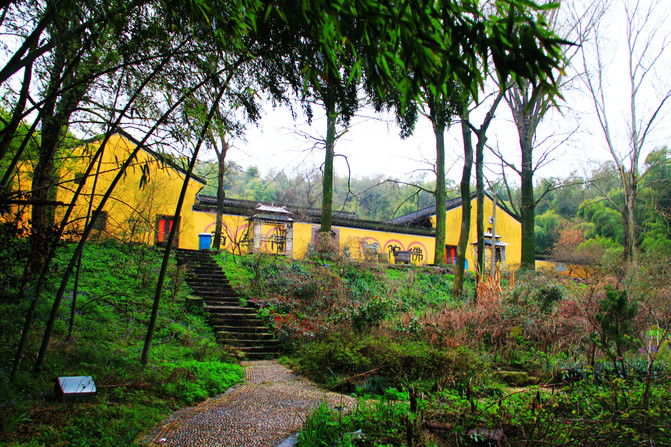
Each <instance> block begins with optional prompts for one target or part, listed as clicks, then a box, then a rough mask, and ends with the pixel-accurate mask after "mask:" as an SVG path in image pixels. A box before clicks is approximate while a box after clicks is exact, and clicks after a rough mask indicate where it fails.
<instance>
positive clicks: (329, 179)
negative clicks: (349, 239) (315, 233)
mask: <svg viewBox="0 0 671 447" xmlns="http://www.w3.org/2000/svg"><path fill="white" fill-rule="evenodd" d="M335 130H336V113H335V107H334V106H332V105H330V106H327V107H326V155H325V157H324V177H323V178H322V219H321V220H322V222H321V229H320V231H321V232H322V233H326V234H329V235H330V234H331V222H332V219H333V217H332V216H333V159H334V157H335Z"/></svg>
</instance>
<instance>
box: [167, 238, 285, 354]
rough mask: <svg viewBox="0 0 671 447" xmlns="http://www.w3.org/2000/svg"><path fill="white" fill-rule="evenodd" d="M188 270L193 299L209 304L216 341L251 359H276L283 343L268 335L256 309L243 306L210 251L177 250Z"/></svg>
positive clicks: (268, 332) (207, 306)
mask: <svg viewBox="0 0 671 447" xmlns="http://www.w3.org/2000/svg"><path fill="white" fill-rule="evenodd" d="M177 256H178V258H179V259H180V261H181V262H182V263H184V264H185V265H186V267H187V274H186V276H185V280H186V282H187V284H189V286H190V287H191V289H192V290H193V295H194V296H197V297H199V298H201V299H202V300H203V302H204V303H205V304H206V307H205V309H206V310H207V313H208V321H209V323H210V325H211V326H212V327H213V329H214V331H215V334H216V338H217V341H218V342H219V343H222V344H226V345H229V346H231V347H233V348H234V349H236V350H238V351H240V352H241V353H243V354H244V355H245V356H246V357H247V358H250V359H263V358H268V357H276V356H277V355H278V354H279V347H280V343H279V341H278V340H277V339H276V338H275V336H274V335H273V334H272V333H271V332H270V331H269V329H268V327H267V326H266V325H265V323H264V321H263V319H262V318H261V317H260V316H259V315H258V313H257V309H256V307H245V306H242V305H241V300H240V295H239V294H238V293H237V292H236V291H235V290H234V289H233V288H232V287H231V286H230V284H229V282H228V280H227V278H226V275H225V274H224V273H223V272H222V271H221V268H220V267H219V265H218V264H217V263H216V262H215V261H214V260H212V258H211V257H210V253H209V252H208V251H202V250H201V251H198V250H178V251H177Z"/></svg>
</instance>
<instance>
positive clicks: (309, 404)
mask: <svg viewBox="0 0 671 447" xmlns="http://www.w3.org/2000/svg"><path fill="white" fill-rule="evenodd" d="M243 366H244V368H245V375H246V376H247V380H246V381H245V382H244V383H243V384H242V385H241V386H238V387H235V388H233V389H231V390H229V391H228V392H227V393H226V394H223V395H221V396H219V397H215V398H212V399H209V400H207V401H205V402H203V403H201V404H200V405H198V406H196V407H191V408H187V409H185V410H181V411H178V412H176V413H175V414H173V415H172V416H171V417H170V418H169V419H168V420H167V421H165V422H164V423H163V425H162V426H161V427H160V428H159V429H158V430H157V432H156V433H154V434H152V435H151V436H150V437H149V438H148V442H147V443H146V444H147V445H148V446H150V447H164V446H165V447H167V446H170V447H173V446H174V447H177V446H180V447H181V446H190V447H191V446H193V447H196V446H198V447H214V446H221V447H276V446H277V445H278V444H280V443H281V442H282V441H284V440H285V439H287V438H288V437H290V436H291V435H292V434H294V433H295V432H297V431H298V429H299V428H300V427H301V425H302V424H303V422H304V421H305V418H306V416H307V415H308V414H309V412H310V410H311V409H313V408H315V407H317V406H319V404H320V403H321V402H322V400H324V399H326V400H327V401H328V402H329V404H330V405H331V406H334V407H335V406H341V407H351V406H352V405H354V402H355V401H354V399H352V398H351V397H348V396H343V395H340V394H336V393H329V392H326V391H324V390H322V389H321V388H319V387H317V386H316V385H315V384H314V383H312V382H310V381H309V380H307V379H304V378H300V377H298V376H296V375H294V374H292V373H291V371H289V370H288V369H287V368H285V367H284V366H282V365H280V364H279V363H277V362H276V361H273V360H263V361H256V362H246V363H244V364H243Z"/></svg>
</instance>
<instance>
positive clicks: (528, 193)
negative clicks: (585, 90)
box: [501, 0, 607, 270]
mask: <svg viewBox="0 0 671 447" xmlns="http://www.w3.org/2000/svg"><path fill="white" fill-rule="evenodd" d="M559 4H560V5H561V6H560V8H556V9H550V10H547V11H545V13H544V15H543V16H541V17H542V18H543V20H545V21H546V22H547V24H548V26H549V27H550V29H553V30H556V31H557V32H559V33H561V36H562V37H563V38H565V39H570V40H571V41H573V42H575V43H577V44H582V43H583V42H584V40H585V39H586V38H587V35H588V33H589V30H591V29H593V27H594V26H596V25H597V24H598V23H599V21H600V19H601V17H602V16H603V14H604V11H605V9H606V6H607V5H606V2H604V1H603V0H592V1H591V2H590V3H589V4H587V5H585V4H582V3H579V2H576V1H573V0H564V1H562V2H560V3H559ZM579 6H581V8H579ZM578 9H580V11H581V12H578ZM564 13H565V14H564ZM560 14H564V15H561V16H560ZM560 17H561V22H560ZM518 44H519V45H520V46H522V47H525V46H526V38H525V37H524V35H523V34H522V35H521V38H520V40H519V41H518ZM578 48H579V47H578V46H565V47H564V49H563V51H564V62H563V66H561V67H558V72H559V73H558V77H557V86H559V87H561V85H562V83H565V81H566V79H565V76H564V75H563V74H562V73H563V72H564V70H565V69H566V67H567V66H568V64H569V62H570V61H571V59H572V57H573V56H574V55H575V54H577V49H578ZM501 86H502V88H503V84H501ZM557 93H558V89H557V88H550V89H548V88H547V85H543V84H537V83H535V82H533V80H532V79H524V80H521V82H517V83H513V84H512V85H511V87H510V88H508V89H507V94H506V102H507V104H508V106H509V108H510V110H511V112H512V115H513V121H514V123H515V127H516V128H517V133H518V137H519V147H520V154H521V162H520V167H519V168H518V169H517V172H518V173H519V176H520V189H521V196H520V205H519V216H520V221H521V223H522V256H521V268H522V269H531V270H533V269H534V268H535V265H536V260H535V259H536V245H535V238H534V217H535V207H536V204H537V200H536V199H535V198H534V172H535V171H536V169H537V168H538V166H539V163H534V150H535V148H536V133H537V131H538V126H539V124H540V123H541V121H542V119H543V117H544V116H545V115H546V113H547V112H548V110H550V108H551V107H553V106H554V104H555V98H556V96H557ZM535 155H536V158H537V159H539V160H542V161H545V160H546V159H547V156H548V155H547V154H540V155H539V154H538V153H536V154H535ZM509 165H510V164H509Z"/></svg>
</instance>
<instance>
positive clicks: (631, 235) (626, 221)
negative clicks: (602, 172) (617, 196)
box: [622, 175, 636, 263]
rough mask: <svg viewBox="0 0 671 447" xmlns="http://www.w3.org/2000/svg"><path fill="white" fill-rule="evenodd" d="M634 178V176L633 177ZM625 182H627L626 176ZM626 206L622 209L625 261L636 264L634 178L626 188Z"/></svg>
mask: <svg viewBox="0 0 671 447" xmlns="http://www.w3.org/2000/svg"><path fill="white" fill-rule="evenodd" d="M632 176H633V175H632ZM623 180H625V181H626V180H627V178H626V176H625V178H624V179H623ZM624 191H625V198H624V201H625V203H624V206H623V207H622V226H623V228H624V259H625V261H626V262H629V263H635V262H636V215H635V205H636V181H635V180H634V179H633V178H632V179H631V181H630V185H629V187H625V190H624Z"/></svg>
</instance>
